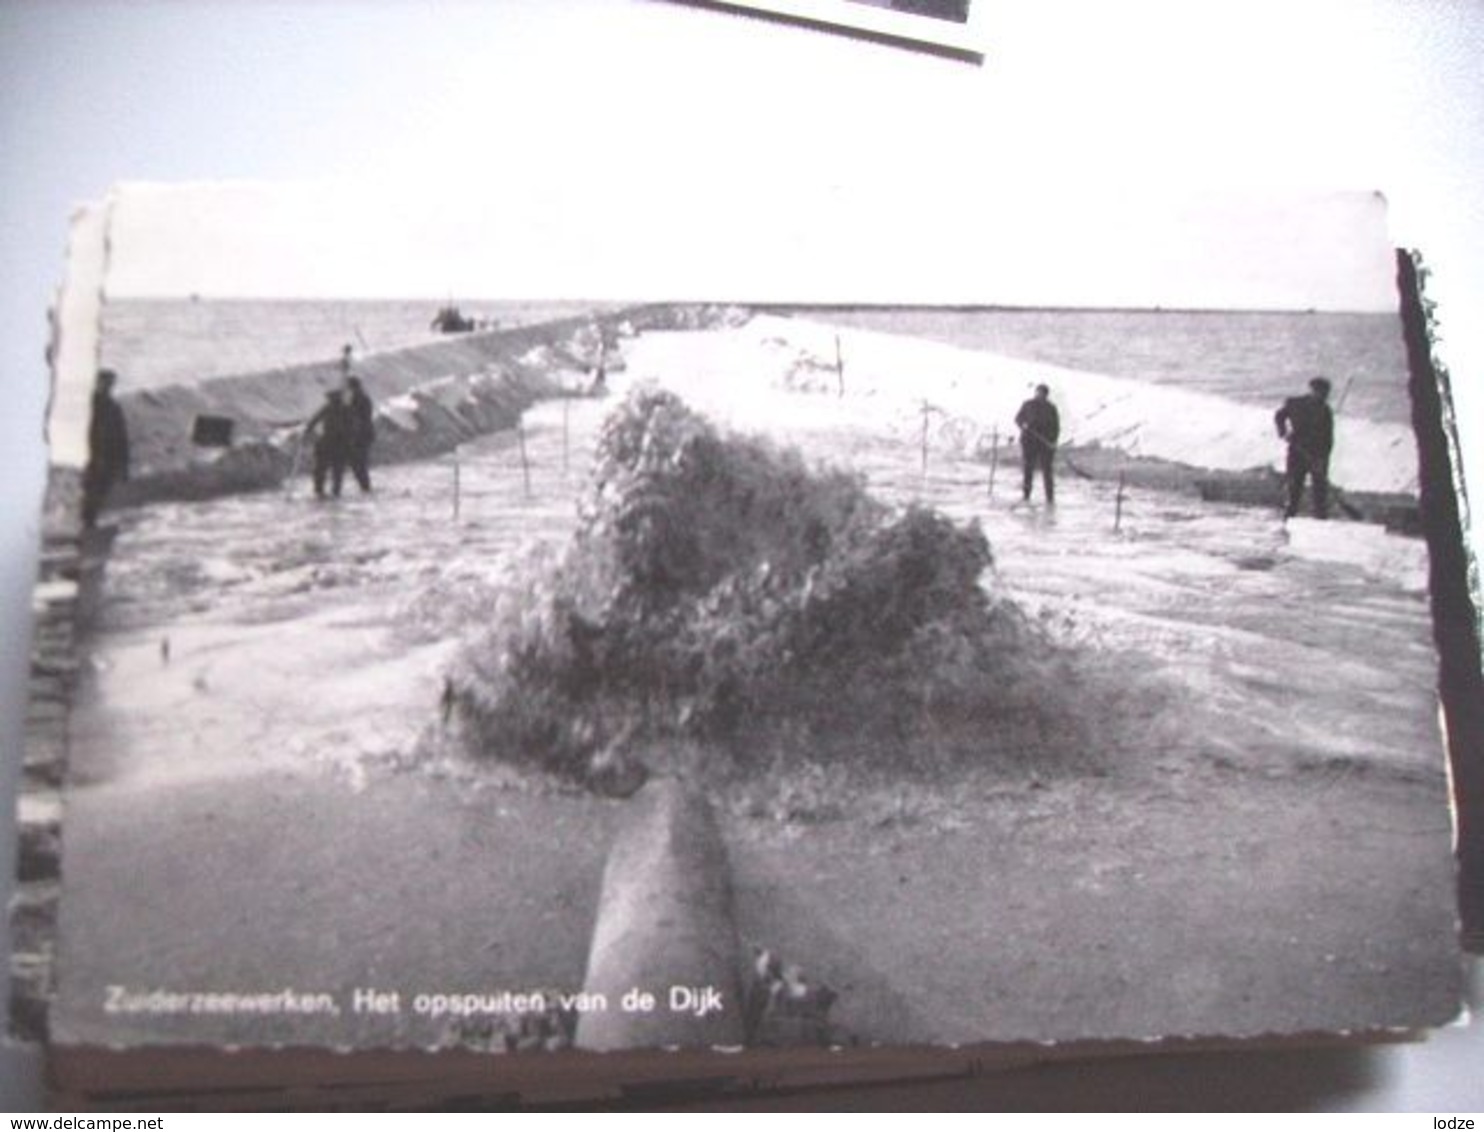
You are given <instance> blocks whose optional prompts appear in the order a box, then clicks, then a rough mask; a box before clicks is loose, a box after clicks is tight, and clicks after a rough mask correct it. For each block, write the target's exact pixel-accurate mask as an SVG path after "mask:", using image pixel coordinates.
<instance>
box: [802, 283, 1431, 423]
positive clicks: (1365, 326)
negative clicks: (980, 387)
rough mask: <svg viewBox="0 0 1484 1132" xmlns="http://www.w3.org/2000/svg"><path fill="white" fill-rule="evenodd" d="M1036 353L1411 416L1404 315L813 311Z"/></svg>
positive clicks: (1359, 411)
mask: <svg viewBox="0 0 1484 1132" xmlns="http://www.w3.org/2000/svg"><path fill="white" fill-rule="evenodd" d="M809 314H810V317H814V318H819V319H821V320H822V321H830V322H839V323H842V324H844V325H848V326H856V327H860V328H862V329H868V330H880V331H883V332H886V333H891V334H911V335H916V336H918V337H922V338H930V339H933V340H935V341H939V342H948V343H951V344H953V345H955V346H964V347H967V348H969V349H974V350H988V351H992V352H994V353H997V354H1006V355H1009V356H1010V357H1014V358H1025V359H1027V360H1029V361H1037V362H1047V363H1049V364H1052V365H1059V366H1067V367H1069V368H1071V369H1081V370H1091V371H1093V372H1096V373H1105V374H1112V375H1114V376H1115V377H1128V378H1135V379H1138V380H1140V381H1149V382H1153V383H1155V384H1158V385H1178V386H1182V387H1185V388H1188V389H1199V390H1201V391H1203V392H1208V393H1215V394H1218V395H1220V396H1222V397H1227V398H1230V399H1231V400H1233V401H1238V402H1241V403H1243V404H1249V405H1271V406H1272V407H1273V408H1274V409H1276V408H1277V407H1278V405H1279V404H1280V403H1281V401H1282V399H1283V398H1284V397H1287V396H1291V395H1293V394H1296V393H1302V392H1304V391H1305V389H1306V388H1307V387H1308V383H1309V379H1310V378H1313V377H1318V376H1321V375H1323V376H1325V377H1328V378H1329V379H1330V381H1331V382H1333V383H1334V393H1333V395H1332V400H1331V403H1337V402H1339V399H1340V398H1341V397H1343V398H1344V402H1343V404H1342V405H1341V406H1340V412H1341V414H1342V415H1348V416H1357V417H1364V418H1367V419H1369V420H1376V421H1389V422H1392V423H1396V424H1410V423H1411V406H1410V402H1409V401H1408V397H1407V355H1406V347H1405V344H1404V342H1403V341H1402V326H1401V319H1400V317H1399V316H1398V315H1395V314H1390V313H1386V314H1328V313H1313V314H1309V313H1304V312H1292V313H1290V312H1282V313H1259V312H1251V311H1237V312H1229V311H1121V310H1120V311H1112V310H991V311H966V310H942V309H896V310H862V309H853V310H852V309H833V308H831V309H828V310H818V311H811V312H809Z"/></svg>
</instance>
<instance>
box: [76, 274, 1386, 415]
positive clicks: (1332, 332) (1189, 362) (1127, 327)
mask: <svg viewBox="0 0 1484 1132" xmlns="http://www.w3.org/2000/svg"><path fill="white" fill-rule="evenodd" d="M458 305H459V306H460V308H461V309H462V310H463V312H464V313H465V314H466V315H471V316H478V317H483V318H490V319H496V320H498V321H499V323H500V325H502V326H516V325H523V324H528V323H532V322H541V321H546V320H549V319H554V318H565V317H570V316H572V315H575V314H579V313H581V312H583V311H587V310H594V309H598V308H599V307H600V306H602V305H601V304H594V303H581V302H561V303H558V302H553V303H508V302H502V303H490V302H480V301H477V300H467V301H462V300H461V301H459V302H458ZM438 306H439V303H438V302H436V301H430V300H426V299H419V300H403V301H339V302H330V301H310V300H293V301H288V300H282V301H247V300H241V301H221V300H211V301H200V302H186V301H176V300H169V301H164V300H150V301H143V300H125V301H116V302H113V303H110V304H109V305H108V306H107V307H106V308H105V311H104V318H103V327H104V341H103V360H104V364H105V365H109V366H112V367H113V368H114V369H117V370H118V371H119V373H120V375H121V385H120V387H121V388H123V389H130V388H134V389H138V388H142V387H150V386H157V385H164V384H170V383H173V382H185V383H191V382H195V381H199V380H201V379H203V378H207V377H216V376H221V375H224V374H234V373H249V372H252V371H254V370H259V369H267V368H270V367H273V366H281V365H291V364H297V363H302V362H311V361H323V360H326V359H330V358H335V357H337V356H339V353H340V350H341V347H342V346H344V345H345V344H347V343H350V344H351V345H353V346H354V347H355V349H356V350H357V352H370V351H374V350H386V349H392V348H395V347H398V346H407V345H413V344H416V343H418V342H428V341H434V340H436V339H438V338H439V337H440V336H439V335H437V334H436V333H434V332H433V331H431V330H430V329H429V328H428V323H429V320H431V319H432V317H433V315H434V314H435V313H436V312H437V309H438ZM800 313H801V314H802V315H803V316H804V317H809V318H817V319H820V320H823V321H832V322H838V323H840V324H843V325H847V326H855V327H859V328H862V329H870V330H879V331H883V332H887V333H893V334H906V335H913V336H917V337H922V338H928V339H932V340H935V341H940V342H948V343H951V344H953V345H958V346H964V347H968V348H970V349H976V350H988V351H993V352H995V353H999V354H1004V355H1008V356H1010V357H1016V358H1025V359H1027V360H1029V361H1038V362H1048V363H1052V364H1055V365H1061V366H1067V367H1070V368H1073V369H1082V370H1091V371H1094V372H1098V373H1107V374H1113V375H1116V376H1119V377H1129V378H1136V379H1139V380H1142V381H1149V382H1154V383H1156V384H1160V385H1178V386H1183V387H1186V388H1194V389H1200V390H1203V391H1206V392H1210V393H1215V394H1219V395H1221V396H1223V397H1227V398H1230V399H1231V400H1234V401H1238V402H1241V403H1244V404H1255V405H1271V406H1272V407H1274V408H1276V407H1277V406H1278V404H1279V403H1280V402H1281V400H1282V398H1284V397H1286V396H1289V395H1292V394H1294V393H1301V392H1303V390H1304V389H1305V387H1306V386H1307V384H1308V381H1309V379H1310V378H1311V377H1314V376H1316V375H1318V374H1324V375H1326V376H1328V377H1329V378H1330V379H1331V381H1333V382H1334V386H1335V394H1334V397H1335V400H1336V401H1339V400H1340V398H1342V397H1343V402H1342V403H1341V406H1340V411H1341V414H1342V415H1348V416H1357V417H1366V418H1369V419H1371V420H1377V421H1389V422H1393V423H1400V424H1405V423H1408V422H1409V421H1410V408H1409V404H1408V400H1407V369H1406V354H1405V350H1404V347H1403V343H1402V337H1401V323H1400V320H1399V318H1398V317H1397V316H1396V315H1393V314H1325V313H1315V314H1309V313H1275V314H1268V313H1252V312H1190V311H1105V310H982V311H972V310H941V309H916V308H910V309H903V308H898V309H861V308H829V309H818V310H809V311H804V312H800Z"/></svg>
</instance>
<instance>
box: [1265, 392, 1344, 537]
mask: <svg viewBox="0 0 1484 1132" xmlns="http://www.w3.org/2000/svg"><path fill="white" fill-rule="evenodd" d="M1329 391H1330V384H1329V381H1328V379H1326V378H1323V377H1316V378H1315V379H1314V380H1313V381H1311V382H1309V392H1308V393H1307V394H1305V395H1303V396H1301V397H1290V398H1289V399H1288V400H1287V401H1284V402H1283V406H1282V408H1280V409H1279V410H1278V411H1277V412H1276V413H1274V414H1273V424H1274V426H1275V427H1276V428H1277V430H1278V435H1279V437H1281V438H1282V439H1283V440H1286V441H1287V442H1288V460H1287V463H1286V466H1285V468H1284V471H1285V473H1286V475H1287V478H1288V507H1287V509H1286V510H1285V511H1284V513H1283V517H1284V518H1285V519H1292V518H1293V517H1294V516H1295V515H1297V514H1298V512H1299V504H1300V503H1301V502H1302V501H1303V498H1304V480H1306V479H1312V480H1313V481H1314V515H1315V517H1316V518H1320V519H1327V518H1329V457H1330V453H1331V452H1333V451H1334V447H1335V414H1334V410H1332V409H1331V408H1330V407H1329Z"/></svg>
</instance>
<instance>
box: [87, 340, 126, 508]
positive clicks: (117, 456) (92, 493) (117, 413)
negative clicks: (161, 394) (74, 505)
mask: <svg viewBox="0 0 1484 1132" xmlns="http://www.w3.org/2000/svg"><path fill="white" fill-rule="evenodd" d="M117 380H118V375H117V374H115V373H114V372H113V370H111V369H100V370H99V371H98V381H97V384H96V385H95V386H94V389H93V416H92V420H91V421H90V422H89V424H88V466H87V468H86V469H85V470H84V471H83V474H82V521H83V525H84V526H88V527H91V526H94V525H95V524H96V523H97V522H98V512H99V511H101V510H103V504H104V503H105V502H106V501H107V499H108V493H109V491H110V490H112V488H113V485H114V484H115V483H119V482H122V481H124V480H127V479H128V478H129V426H128V423H127V422H126V421H125V420H124V410H123V409H121V408H119V403H118V402H117V401H115V400H114V399H113V386H114V382H116V381H117Z"/></svg>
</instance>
